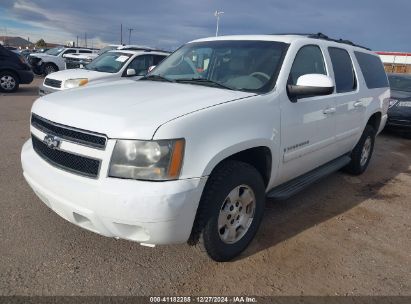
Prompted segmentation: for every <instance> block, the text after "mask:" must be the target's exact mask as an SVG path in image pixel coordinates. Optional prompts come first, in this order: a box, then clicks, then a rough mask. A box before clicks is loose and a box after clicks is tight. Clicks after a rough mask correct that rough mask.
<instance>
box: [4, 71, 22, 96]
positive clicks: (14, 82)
mask: <svg viewBox="0 0 411 304" xmlns="http://www.w3.org/2000/svg"><path fill="white" fill-rule="evenodd" d="M19 85H20V81H19V78H18V77H17V75H16V74H15V73H13V72H9V71H5V72H0V92H5V93H13V92H16V91H17V90H18V89H19Z"/></svg>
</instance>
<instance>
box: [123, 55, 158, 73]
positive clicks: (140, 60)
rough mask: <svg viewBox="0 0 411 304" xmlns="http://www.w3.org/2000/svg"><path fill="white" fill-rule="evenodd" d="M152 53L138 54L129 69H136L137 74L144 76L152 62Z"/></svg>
mask: <svg viewBox="0 0 411 304" xmlns="http://www.w3.org/2000/svg"><path fill="white" fill-rule="evenodd" d="M151 57H152V56H151V55H142V56H137V57H136V58H134V59H133V61H132V62H131V63H130V65H129V66H128V67H127V68H128V69H134V70H135V71H136V75H139V76H142V75H145V74H146V73H147V71H148V68H149V67H150V65H151V62H152V60H151V59H152V58H151Z"/></svg>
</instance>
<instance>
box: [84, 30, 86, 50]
mask: <svg viewBox="0 0 411 304" xmlns="http://www.w3.org/2000/svg"><path fill="white" fill-rule="evenodd" d="M84 42H85V44H86V47H87V33H84Z"/></svg>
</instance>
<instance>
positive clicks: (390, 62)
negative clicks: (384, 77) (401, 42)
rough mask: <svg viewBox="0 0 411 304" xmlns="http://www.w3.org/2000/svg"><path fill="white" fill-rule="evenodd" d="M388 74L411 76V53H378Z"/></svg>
mask: <svg viewBox="0 0 411 304" xmlns="http://www.w3.org/2000/svg"><path fill="white" fill-rule="evenodd" d="M377 54H378V55H379V56H380V58H381V60H382V62H383V63H384V68H385V71H386V72H387V73H409V74H411V53H400V52H377Z"/></svg>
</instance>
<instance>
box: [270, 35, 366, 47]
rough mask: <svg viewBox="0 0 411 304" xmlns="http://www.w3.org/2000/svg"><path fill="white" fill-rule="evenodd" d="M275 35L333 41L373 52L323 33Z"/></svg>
mask: <svg viewBox="0 0 411 304" xmlns="http://www.w3.org/2000/svg"><path fill="white" fill-rule="evenodd" d="M274 35H295V36H304V37H307V38H312V39H322V40H327V41H333V42H338V43H343V44H348V45H351V46H356V47H359V48H362V49H365V50H368V51H371V49H370V48H367V47H365V46H362V45H358V44H355V43H354V42H352V41H350V40H346V39H341V38H340V39H333V38H330V37H328V36H327V35H325V34H323V33H316V34H295V33H288V34H287V33H283V34H274Z"/></svg>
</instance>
